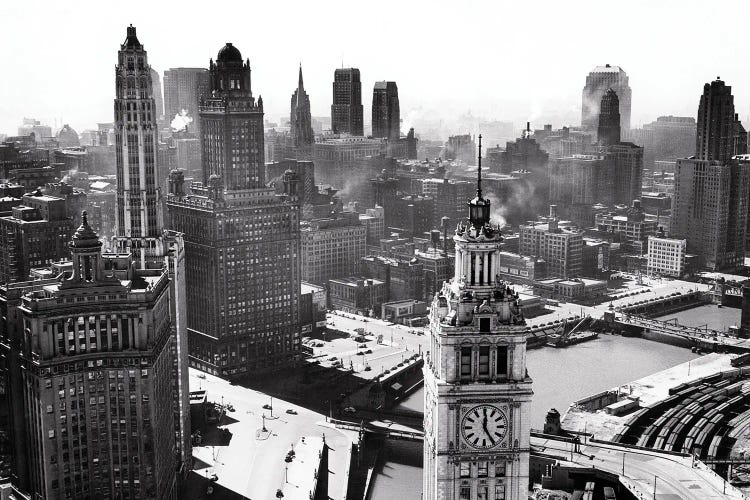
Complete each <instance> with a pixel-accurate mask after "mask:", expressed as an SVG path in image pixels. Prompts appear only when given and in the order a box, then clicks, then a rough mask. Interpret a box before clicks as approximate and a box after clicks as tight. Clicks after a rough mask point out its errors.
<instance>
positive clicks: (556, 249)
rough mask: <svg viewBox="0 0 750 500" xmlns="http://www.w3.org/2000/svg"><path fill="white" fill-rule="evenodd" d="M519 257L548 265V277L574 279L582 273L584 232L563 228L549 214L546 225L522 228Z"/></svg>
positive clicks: (537, 224) (553, 215)
mask: <svg viewBox="0 0 750 500" xmlns="http://www.w3.org/2000/svg"><path fill="white" fill-rule="evenodd" d="M519 254H520V255H523V256H528V257H537V258H540V259H543V260H544V261H546V262H547V275H548V276H555V277H558V278H573V277H576V276H578V275H580V273H581V271H582V270H583V232H582V231H579V230H578V229H576V228H574V227H565V226H561V225H560V223H559V221H558V219H557V214H556V212H554V211H553V210H551V211H550V217H549V220H548V221H547V222H538V223H530V224H522V225H521V230H520V240H519Z"/></svg>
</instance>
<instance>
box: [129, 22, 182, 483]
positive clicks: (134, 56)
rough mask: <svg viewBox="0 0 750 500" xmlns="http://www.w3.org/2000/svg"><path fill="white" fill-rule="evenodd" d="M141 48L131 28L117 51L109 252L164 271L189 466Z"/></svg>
mask: <svg viewBox="0 0 750 500" xmlns="http://www.w3.org/2000/svg"><path fill="white" fill-rule="evenodd" d="M151 74H152V70H151V67H150V66H148V61H147V58H146V51H145V50H144V49H143V45H141V43H140V42H139V41H138V38H137V37H136V31H135V28H134V27H133V26H132V25H131V26H130V27H128V30H127V38H126V40H125V43H124V44H122V46H121V48H120V52H119V54H118V65H117V80H116V98H115V122H114V128H115V137H116V146H117V209H116V213H117V231H116V236H115V241H114V243H115V250H116V252H117V253H118V254H121V255H128V254H130V255H132V258H133V261H134V262H133V265H134V266H135V267H136V268H137V269H139V270H143V271H144V272H145V271H147V270H148V271H157V270H159V271H160V270H161V269H163V268H164V267H166V268H167V270H168V278H169V287H170V296H169V307H170V309H171V324H172V329H171V330H170V331H171V335H172V342H171V344H170V345H171V347H170V349H171V351H172V355H173V358H172V359H173V360H174V362H173V363H172V364H171V365H170V369H172V370H173V373H172V377H171V382H172V385H173V387H172V392H171V393H172V395H173V398H174V399H173V401H172V403H173V406H174V412H173V413H172V415H173V418H174V432H175V440H174V442H175V447H176V451H177V453H178V456H179V458H180V460H181V463H180V469H181V470H182V471H183V472H187V471H189V470H190V463H191V461H192V452H191V442H190V394H189V388H188V386H187V373H188V366H187V356H186V354H185V353H186V352H187V328H186V326H185V315H186V312H185V303H184V300H183V299H182V297H183V296H184V294H185V278H184V276H185V268H184V246H183V241H182V235H181V234H177V233H174V232H171V231H165V230H164V226H163V220H162V207H163V199H162V197H161V189H160V184H161V183H165V182H166V179H163V180H162V181H161V182H159V178H158V175H157V173H158V171H159V169H158V150H157V147H158V141H157V133H158V131H157V126H156V111H155V100H154V98H153V92H152V90H153V87H152V81H151Z"/></svg>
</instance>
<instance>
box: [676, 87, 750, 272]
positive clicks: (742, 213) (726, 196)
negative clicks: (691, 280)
mask: <svg viewBox="0 0 750 500" xmlns="http://www.w3.org/2000/svg"><path fill="white" fill-rule="evenodd" d="M736 123H737V118H736V115H735V113H734V98H733V97H732V88H731V87H730V86H728V85H725V84H724V82H723V81H721V80H718V79H717V80H714V81H713V82H711V83H707V84H706V85H705V86H704V87H703V95H701V98H700V104H699V107H698V125H697V133H696V155H695V156H694V157H691V158H685V159H679V160H677V165H676V167H675V168H676V170H675V180H674V184H675V186H674V197H673V198H672V218H671V228H670V236H671V237H673V238H680V239H685V240H687V252H688V253H691V254H697V255H698V257H699V259H700V262H701V263H702V264H703V265H704V266H705V267H707V268H709V269H712V270H721V269H735V268H738V267H741V266H743V265H744V258H745V238H746V231H747V219H748V198H749V197H750V158H747V157H746V156H736V157H733V156H732V153H733V152H734V151H733V147H734V146H733V139H734V136H735V131H736V128H735V127H736Z"/></svg>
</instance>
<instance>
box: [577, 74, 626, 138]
mask: <svg viewBox="0 0 750 500" xmlns="http://www.w3.org/2000/svg"><path fill="white" fill-rule="evenodd" d="M610 88H611V89H612V90H614V91H615V92H616V93H617V96H618V97H619V100H620V129H621V130H622V131H627V130H630V102H631V90H630V85H629V84H628V75H627V73H625V71H624V70H623V69H622V68H621V67H619V66H610V65H609V64H607V65H604V66H597V67H596V68H594V70H593V71H592V72H591V73H589V75H588V76H587V77H586V85H585V86H584V87H583V96H582V102H581V126H582V127H583V128H584V129H586V130H590V131H595V130H596V129H597V125H598V123H599V106H600V104H601V102H602V97H604V94H605V93H606V92H607V90H608V89H610Z"/></svg>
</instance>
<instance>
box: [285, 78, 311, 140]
mask: <svg viewBox="0 0 750 500" xmlns="http://www.w3.org/2000/svg"><path fill="white" fill-rule="evenodd" d="M289 124H290V126H291V130H292V144H294V147H295V148H305V147H307V146H310V145H312V143H313V142H315V137H314V136H313V129H312V115H311V113H310V97H309V96H308V95H307V92H305V86H304V85H303V83H302V65H300V67H299V78H298V80H297V90H295V91H294V94H292V106H291V112H290V114H289Z"/></svg>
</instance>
